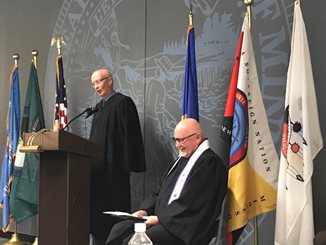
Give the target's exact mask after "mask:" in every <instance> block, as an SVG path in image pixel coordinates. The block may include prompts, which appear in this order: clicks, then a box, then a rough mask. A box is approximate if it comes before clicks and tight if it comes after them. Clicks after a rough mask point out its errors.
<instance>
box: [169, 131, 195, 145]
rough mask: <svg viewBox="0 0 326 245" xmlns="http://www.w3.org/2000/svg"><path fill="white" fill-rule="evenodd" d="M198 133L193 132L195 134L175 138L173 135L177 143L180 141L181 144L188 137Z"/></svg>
mask: <svg viewBox="0 0 326 245" xmlns="http://www.w3.org/2000/svg"><path fill="white" fill-rule="evenodd" d="M196 134H197V133H193V134H191V135H188V136H186V137H183V138H174V137H172V139H173V141H174V142H175V143H179V144H181V143H183V142H184V141H185V140H186V139H189V138H190V137H192V136H194V135H196Z"/></svg>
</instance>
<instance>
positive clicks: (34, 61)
mask: <svg viewBox="0 0 326 245" xmlns="http://www.w3.org/2000/svg"><path fill="white" fill-rule="evenodd" d="M38 54H39V52H38V51H37V50H33V51H32V56H33V59H32V62H33V64H34V66H35V69H36V68H37V56H38ZM36 227H37V230H38V218H37V219H36ZM32 245H38V237H37V236H36V237H35V239H34V242H33V244H32Z"/></svg>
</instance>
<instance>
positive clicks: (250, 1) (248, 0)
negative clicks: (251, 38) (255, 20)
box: [243, 0, 254, 30]
mask: <svg viewBox="0 0 326 245" xmlns="http://www.w3.org/2000/svg"><path fill="white" fill-rule="evenodd" d="M243 2H244V4H245V5H246V6H247V15H248V20H249V28H250V30H251V6H252V5H253V4H254V0H243Z"/></svg>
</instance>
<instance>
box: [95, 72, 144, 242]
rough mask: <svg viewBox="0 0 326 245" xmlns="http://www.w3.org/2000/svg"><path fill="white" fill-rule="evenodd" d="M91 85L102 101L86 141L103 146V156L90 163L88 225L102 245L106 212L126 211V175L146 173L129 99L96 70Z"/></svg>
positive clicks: (106, 230) (107, 222)
mask: <svg viewBox="0 0 326 245" xmlns="http://www.w3.org/2000/svg"><path fill="white" fill-rule="evenodd" d="M91 85H92V87H93V88H94V89H95V91H96V93H97V94H98V95H99V96H100V97H101V98H102V100H101V101H100V102H99V103H98V104H97V105H96V106H97V108H98V109H99V110H98V112H97V113H96V114H94V117H93V121H92V128H91V133H90V140H91V141H93V142H94V143H97V144H98V145H100V146H101V147H103V150H104V155H102V156H99V157H98V158H97V159H94V160H93V162H92V173H91V225H90V231H91V234H92V238H93V241H94V243H95V244H96V245H103V244H104V242H105V239H106V238H107V236H108V233H109V231H110V229H111V227H112V226H113V224H114V223H115V220H112V218H111V217H110V216H109V215H105V214H103V212H104V211H108V210H121V211H125V212H130V210H131V208H130V180H129V172H130V171H133V172H143V171H145V170H146V166H145V154H144V145H143V140H142V134H141V129H140V123H139V117H138V112H137V109H136V106H135V104H134V102H133V101H132V99H131V98H130V97H128V96H125V95H123V94H121V93H118V92H116V91H114V90H113V79H112V74H111V73H110V72H109V71H108V70H107V69H99V70H97V71H95V72H94V73H93V74H92V76H91Z"/></svg>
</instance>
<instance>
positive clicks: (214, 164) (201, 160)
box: [106, 118, 227, 245]
mask: <svg viewBox="0 0 326 245" xmlns="http://www.w3.org/2000/svg"><path fill="white" fill-rule="evenodd" d="M173 139H174V141H175V145H176V147H177V148H178V149H179V158H178V159H177V160H176V161H175V163H174V164H172V166H171V167H170V168H169V169H168V171H167V172H166V174H165V175H164V176H163V179H162V181H161V185H160V188H159V189H158V191H156V192H153V193H152V195H151V196H150V197H149V198H147V199H146V200H145V201H144V202H143V203H142V205H141V206H140V210H139V211H137V212H135V213H134V215H136V216H138V217H142V216H149V217H148V219H147V220H146V222H145V223H146V224H147V231H146V234H147V235H148V236H149V238H150V239H151V240H152V242H153V244H154V245H163V244H164V245H185V244H192V245H207V244H208V243H209V242H210V240H211V239H212V237H213V236H214V235H215V234H216V229H217V224H216V218H217V216H218V215H219V214H220V211H221V205H222V202H223V199H224V196H225V194H226V190H227V170H226V167H225V166H224V165H223V163H222V160H221V159H220V158H219V157H218V156H217V155H216V154H215V153H214V152H213V151H212V150H211V149H210V148H209V143H208V140H207V139H205V138H204V135H203V132H202V130H201V128H200V125H199V123H198V122H197V121H196V120H194V119H191V118H189V119H185V120H182V121H180V122H179V123H178V124H177V126H176V127H175V130H174V138H173ZM132 235H133V223H132V222H131V221H123V222H120V223H118V224H116V225H115V226H114V227H113V228H112V230H111V233H110V235H109V237H108V239H107V241H106V245H117V244H119V245H120V244H128V241H129V240H130V238H131V237H132Z"/></svg>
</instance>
